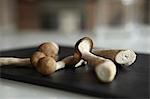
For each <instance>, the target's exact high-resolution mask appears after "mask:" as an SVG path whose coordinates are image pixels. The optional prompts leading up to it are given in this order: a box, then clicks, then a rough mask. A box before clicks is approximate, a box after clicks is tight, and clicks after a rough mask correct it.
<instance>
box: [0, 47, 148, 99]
mask: <svg viewBox="0 0 150 99" xmlns="http://www.w3.org/2000/svg"><path fill="white" fill-rule="evenodd" d="M35 49H36V48H26V49H18V50H11V51H2V52H1V53H0V56H14V57H29V56H30V55H31V53H32V52H34V51H35ZM72 53H73V49H72V48H70V47H61V48H60V53H59V59H61V58H63V57H65V56H67V55H71V54H72ZM149 60H150V55H147V54H138V55H137V60H136V62H135V63H134V64H133V65H132V66H131V67H129V68H120V67H119V66H117V69H118V72H117V75H116V78H115V79H114V81H113V82H112V83H109V84H104V83H101V82H100V81H98V80H97V78H96V76H95V74H94V72H93V71H92V69H91V68H90V66H87V65H86V66H82V67H79V68H76V69H73V68H66V69H62V70H59V71H57V72H55V73H54V74H52V75H51V76H48V77H44V76H41V75H40V74H39V73H38V72H36V71H35V70H34V69H33V68H30V67H16V66H2V67H1V68H0V77H1V78H5V79H11V80H16V81H21V82H25V83H31V84H36V85H41V86H46V87H51V88H57V89H61V90H66V91H71V92H77V93H82V94H87V95H92V96H96V97H134V98H135V97H145V98H148V97H149V80H148V79H149V77H148V76H149V73H148V72H149V69H150V64H149Z"/></svg>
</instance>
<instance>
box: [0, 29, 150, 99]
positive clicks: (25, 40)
mask: <svg viewBox="0 0 150 99" xmlns="http://www.w3.org/2000/svg"><path fill="white" fill-rule="evenodd" d="M148 32H149V31H148ZM149 33H150V32H149ZM149 33H146V36H145V35H142V36H138V37H136V38H134V39H133V38H129V39H117V40H109V39H105V40H104V39H102V40H101V39H100V38H98V37H97V36H90V37H91V38H93V41H94V47H101V48H130V49H133V50H135V51H137V52H142V53H150V46H149V45H150V36H149ZM147 35H148V36H147ZM83 36H87V35H73V36H67V35H64V34H61V35H57V34H49V33H45V34H44V35H43V34H41V33H31V34H29V33H20V34H19V33H16V34H7V33H6V34H5V33H0V50H9V49H16V48H26V47H31V46H37V45H39V44H41V43H43V42H46V41H54V42H56V43H58V44H60V45H67V46H74V44H75V42H76V41H77V40H78V39H80V38H81V37H83ZM0 98H1V99H10V98H11V99H34V98H36V99H41V98H42V99H51V98H54V99H59V98H60V99H62V98H64V99H66V98H68V99H70V98H79V99H80V98H90V99H91V98H94V97H90V96H86V95H81V94H76V93H71V92H66V91H62V90H57V89H53V88H46V87H41V86H36V85H31V84H26V83H21V82H16V81H11V80H5V79H0Z"/></svg>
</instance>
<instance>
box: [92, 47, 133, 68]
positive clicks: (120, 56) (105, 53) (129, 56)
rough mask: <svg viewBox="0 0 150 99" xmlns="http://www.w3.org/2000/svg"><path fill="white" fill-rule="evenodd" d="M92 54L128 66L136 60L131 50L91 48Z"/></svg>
mask: <svg viewBox="0 0 150 99" xmlns="http://www.w3.org/2000/svg"><path fill="white" fill-rule="evenodd" d="M92 52H93V54H95V55H97V56H101V57H105V58H108V59H110V60H112V61H114V62H116V63H118V64H121V65H124V66H129V65H131V64H133V63H134V62H135V60H136V54H135V52H134V51H133V50H130V49H127V50H117V49H111V50H93V51H92Z"/></svg>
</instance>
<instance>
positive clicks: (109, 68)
mask: <svg viewBox="0 0 150 99" xmlns="http://www.w3.org/2000/svg"><path fill="white" fill-rule="evenodd" d="M91 43H92V42H91V41H90V40H88V39H83V40H82V41H81V42H80V43H79V45H78V49H79V51H80V53H81V54H82V59H84V60H85V61H87V62H88V64H89V65H91V66H92V67H93V68H94V70H95V72H96V75H97V77H98V78H99V80H101V81H102V82H111V81H112V80H113V79H114V77H115V75H116V66H115V64H114V63H113V62H112V61H111V60H109V59H105V58H102V57H99V56H96V55H94V54H92V53H90V49H91V45H90V44H91Z"/></svg>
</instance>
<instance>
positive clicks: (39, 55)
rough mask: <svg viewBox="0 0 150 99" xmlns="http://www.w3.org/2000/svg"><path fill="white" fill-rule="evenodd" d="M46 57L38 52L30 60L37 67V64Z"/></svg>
mask: <svg viewBox="0 0 150 99" xmlns="http://www.w3.org/2000/svg"><path fill="white" fill-rule="evenodd" d="M43 57H45V54H44V53H42V52H40V51H36V52H34V53H33V54H32V56H31V58H30V62H31V64H32V65H33V66H34V67H36V66H37V63H38V61H39V59H40V58H43Z"/></svg>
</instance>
